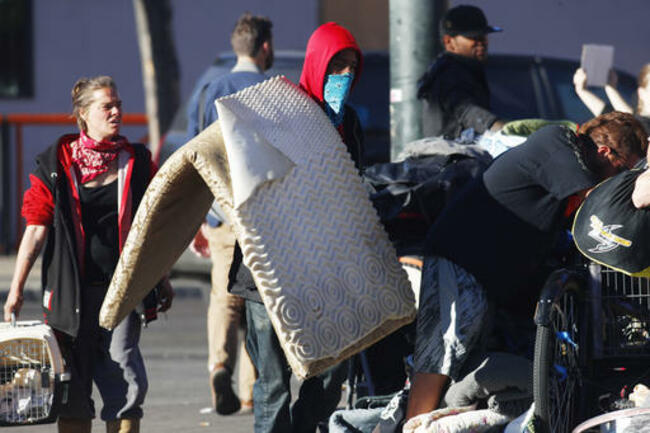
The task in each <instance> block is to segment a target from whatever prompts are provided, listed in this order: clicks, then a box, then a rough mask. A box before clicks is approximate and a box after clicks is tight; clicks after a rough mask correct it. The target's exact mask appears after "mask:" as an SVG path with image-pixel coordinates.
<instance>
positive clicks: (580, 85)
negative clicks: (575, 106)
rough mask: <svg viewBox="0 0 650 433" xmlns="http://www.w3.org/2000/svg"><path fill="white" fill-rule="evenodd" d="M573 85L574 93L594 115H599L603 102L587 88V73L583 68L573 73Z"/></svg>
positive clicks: (603, 107) (603, 105)
mask: <svg viewBox="0 0 650 433" xmlns="http://www.w3.org/2000/svg"><path fill="white" fill-rule="evenodd" d="M573 87H574V88H575V91H576V95H578V98H580V100H581V101H582V103H583V104H585V106H586V107H587V108H588V109H589V111H591V113H592V114H593V115H594V116H599V115H600V114H601V113H602V112H603V110H604V109H605V102H604V101H603V100H602V99H600V98H599V97H598V96H596V95H595V94H594V93H593V92H591V91H590V90H588V89H587V74H586V73H585V71H584V69H582V68H578V70H576V73H575V74H574V75H573Z"/></svg>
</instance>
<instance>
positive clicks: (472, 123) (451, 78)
mask: <svg viewBox="0 0 650 433" xmlns="http://www.w3.org/2000/svg"><path fill="white" fill-rule="evenodd" d="M417 96H418V99H423V100H424V104H423V108H422V128H423V133H424V136H425V137H431V136H440V135H442V136H444V137H445V138H447V139H454V138H457V137H459V136H460V133H461V132H462V131H463V130H465V129H467V128H474V131H475V132H477V133H479V134H482V133H483V132H485V131H486V130H488V129H489V128H490V127H491V126H492V124H493V123H494V122H495V121H496V120H497V117H496V116H495V115H494V114H493V113H491V112H490V111H489V110H490V90H489V88H488V84H487V80H486V79H485V70H484V68H483V65H482V64H481V63H480V62H479V61H477V60H475V59H472V58H468V57H464V56H459V55H456V54H453V53H449V52H445V53H442V54H441V55H440V56H438V58H437V59H436V61H435V62H434V63H433V64H432V65H431V66H430V67H429V69H428V70H427V72H426V73H425V74H424V75H423V76H422V77H421V78H420V80H419V81H418V95H417Z"/></svg>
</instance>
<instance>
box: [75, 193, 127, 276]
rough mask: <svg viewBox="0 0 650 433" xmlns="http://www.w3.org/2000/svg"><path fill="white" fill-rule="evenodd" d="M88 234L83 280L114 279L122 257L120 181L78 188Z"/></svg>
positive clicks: (84, 224)
mask: <svg viewBox="0 0 650 433" xmlns="http://www.w3.org/2000/svg"><path fill="white" fill-rule="evenodd" d="M79 199H80V201H81V219H82V224H83V229H84V234H85V239H86V243H85V249H86V250H85V254H84V271H85V272H84V283H93V284H106V285H108V283H109V282H110V281H111V277H112V276H113V271H114V270H115V266H116V265H117V259H118V257H119V234H118V221H117V181H114V182H111V183H109V184H108V185H104V186H99V187H95V188H87V187H85V186H82V187H81V188H79Z"/></svg>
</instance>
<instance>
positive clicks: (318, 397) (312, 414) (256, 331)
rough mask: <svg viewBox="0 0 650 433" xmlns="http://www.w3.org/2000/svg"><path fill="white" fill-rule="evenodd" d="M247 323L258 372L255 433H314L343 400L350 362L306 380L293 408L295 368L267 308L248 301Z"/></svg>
mask: <svg viewBox="0 0 650 433" xmlns="http://www.w3.org/2000/svg"><path fill="white" fill-rule="evenodd" d="M246 322H247V324H248V330H247V335H246V349H247V350H248V353H249V355H250V357H251V360H252V361H253V364H254V365H255V368H256V369H257V372H258V377H257V380H256V381H255V385H254V386H253V410H254V413H255V433H290V432H293V433H298V432H305V433H307V432H308V433H314V432H315V431H316V428H317V425H318V423H319V422H321V421H324V422H327V419H328V418H329V416H330V415H331V414H332V412H334V410H335V409H336V407H337V405H338V403H339V400H340V399H341V385H342V384H343V382H344V381H345V379H346V378H347V371H348V368H347V361H344V362H342V363H340V364H338V365H336V366H334V367H332V368H330V369H329V370H327V371H325V372H324V373H321V374H320V375H318V376H315V377H312V378H310V379H307V380H305V381H304V382H303V383H302V384H301V386H300V392H299V395H298V399H297V400H296V401H295V402H294V404H293V405H292V406H291V407H290V403H291V388H290V379H291V369H290V368H289V364H288V363H287V359H286V358H285V356H284V352H283V351H282V348H281V347H280V342H279V341H278V337H277V336H276V335H275V331H274V330H273V326H272V325H271V320H270V319H269V316H268V313H267V312H266V308H265V307H264V305H263V304H260V303H258V302H254V301H249V300H246Z"/></svg>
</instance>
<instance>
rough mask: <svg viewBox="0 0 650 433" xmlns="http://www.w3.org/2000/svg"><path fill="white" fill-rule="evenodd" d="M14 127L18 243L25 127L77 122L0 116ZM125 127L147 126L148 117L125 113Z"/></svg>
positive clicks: (50, 117)
mask: <svg viewBox="0 0 650 433" xmlns="http://www.w3.org/2000/svg"><path fill="white" fill-rule="evenodd" d="M3 123H4V124H8V125H9V126H13V127H14V130H15V135H14V137H15V147H14V148H15V152H14V155H15V170H16V178H15V183H16V185H15V190H16V195H15V198H16V212H17V213H16V229H17V234H16V243H18V242H20V236H21V234H22V221H21V215H20V208H21V205H22V192H23V127H24V126H43V125H74V124H76V120H75V119H74V117H72V116H71V115H70V114H60V113H35V114H31V113H16V114H6V115H2V114H0V124H3ZM122 124H123V125H144V126H146V125H147V116H146V115H144V114H141V113H125V114H123V115H122Z"/></svg>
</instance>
